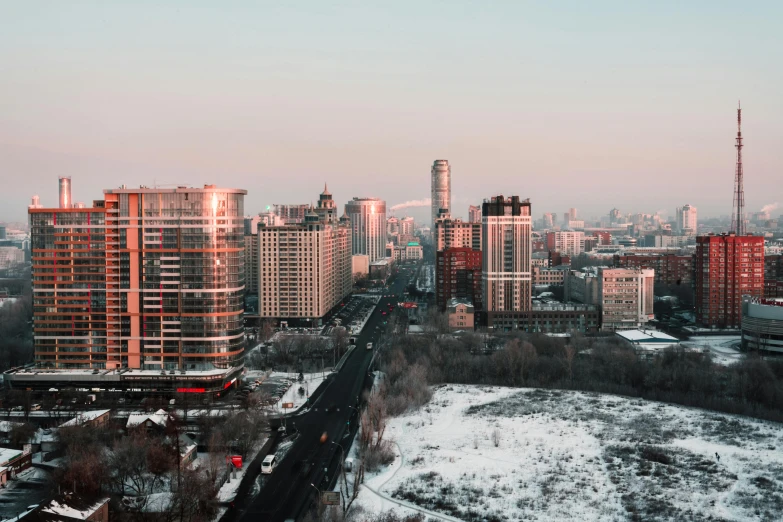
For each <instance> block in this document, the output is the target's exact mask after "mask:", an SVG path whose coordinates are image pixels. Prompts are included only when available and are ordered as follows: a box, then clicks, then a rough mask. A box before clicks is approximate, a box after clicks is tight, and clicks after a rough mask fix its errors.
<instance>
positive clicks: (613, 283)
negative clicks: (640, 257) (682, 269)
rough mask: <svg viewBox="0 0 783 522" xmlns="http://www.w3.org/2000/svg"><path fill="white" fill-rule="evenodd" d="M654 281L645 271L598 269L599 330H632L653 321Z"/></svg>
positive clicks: (644, 269) (649, 273)
mask: <svg viewBox="0 0 783 522" xmlns="http://www.w3.org/2000/svg"><path fill="white" fill-rule="evenodd" d="M654 281H655V271H654V270H650V269H647V268H641V269H636V268H599V269H598V294H599V304H600V306H601V330H604V331H610V332H611V331H616V330H635V329H638V328H642V327H643V326H644V325H645V324H646V323H647V321H649V320H650V319H653V318H654V315H653V298H654V293H653V286H654Z"/></svg>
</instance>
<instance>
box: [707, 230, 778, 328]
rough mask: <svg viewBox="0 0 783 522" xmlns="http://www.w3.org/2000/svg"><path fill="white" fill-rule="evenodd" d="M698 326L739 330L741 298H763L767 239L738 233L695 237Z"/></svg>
mask: <svg viewBox="0 0 783 522" xmlns="http://www.w3.org/2000/svg"><path fill="white" fill-rule="evenodd" d="M694 265H695V266H694V268H695V270H694V274H695V278H696V280H695V285H694V286H695V295H694V304H695V308H696V310H695V311H696V323H697V324H699V325H700V326H704V327H716V328H739V327H740V323H741V320H742V296H743V295H751V296H755V297H763V295H764V238H763V237H759V236H737V235H735V234H721V235H712V234H710V235H707V236H699V237H697V238H696V256H695V258H694Z"/></svg>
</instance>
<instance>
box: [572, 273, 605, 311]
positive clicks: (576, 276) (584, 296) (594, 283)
mask: <svg viewBox="0 0 783 522" xmlns="http://www.w3.org/2000/svg"><path fill="white" fill-rule="evenodd" d="M563 287H564V292H563V300H564V301H565V302H567V303H570V302H574V301H575V302H578V303H584V304H590V305H598V304H599V302H600V301H601V299H600V293H599V290H598V272H597V270H593V271H586V270H571V271H569V272H568V273H567V274H565V277H564V279H563Z"/></svg>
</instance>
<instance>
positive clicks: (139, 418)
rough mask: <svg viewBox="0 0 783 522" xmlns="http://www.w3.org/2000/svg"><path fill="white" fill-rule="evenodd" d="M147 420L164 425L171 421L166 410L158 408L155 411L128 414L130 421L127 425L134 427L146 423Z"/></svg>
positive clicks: (127, 426)
mask: <svg viewBox="0 0 783 522" xmlns="http://www.w3.org/2000/svg"><path fill="white" fill-rule="evenodd" d="M147 421H150V422H152V423H153V424H156V425H158V426H160V427H164V426H166V423H168V421H169V414H168V412H167V411H166V410H158V411H156V412H155V413H131V414H130V415H129V416H128V422H127V424H125V427H126V428H134V427H136V426H138V425H140V424H146V423H147Z"/></svg>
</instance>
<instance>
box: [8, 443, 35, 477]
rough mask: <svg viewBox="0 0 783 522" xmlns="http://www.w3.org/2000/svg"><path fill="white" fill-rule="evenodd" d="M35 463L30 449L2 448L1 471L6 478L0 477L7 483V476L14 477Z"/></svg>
mask: <svg viewBox="0 0 783 522" xmlns="http://www.w3.org/2000/svg"><path fill="white" fill-rule="evenodd" d="M32 465H33V454H32V453H30V452H29V451H24V450H19V449H13V448H0V473H3V474H4V477H5V478H0V480H2V481H3V485H5V480H6V479H7V478H13V477H15V476H16V475H18V474H19V473H21V472H22V471H24V470H26V469H27V468H29V467H30V466H32Z"/></svg>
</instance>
